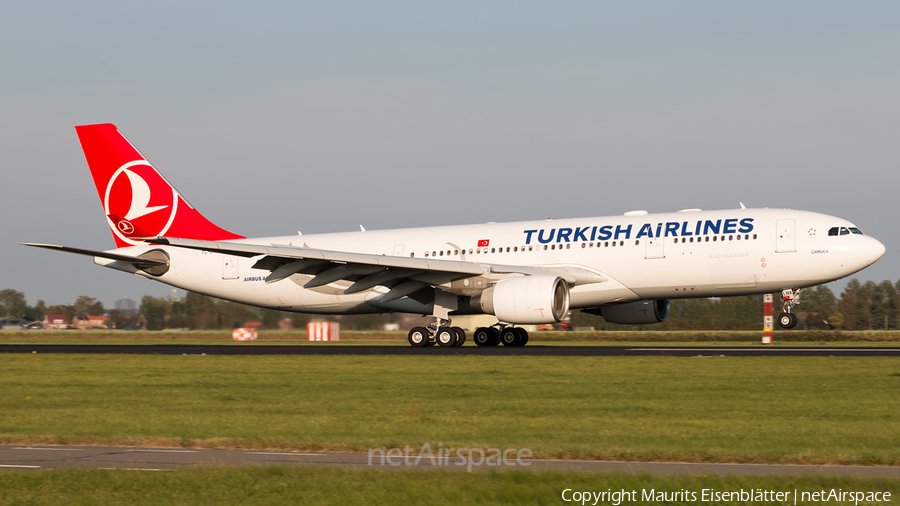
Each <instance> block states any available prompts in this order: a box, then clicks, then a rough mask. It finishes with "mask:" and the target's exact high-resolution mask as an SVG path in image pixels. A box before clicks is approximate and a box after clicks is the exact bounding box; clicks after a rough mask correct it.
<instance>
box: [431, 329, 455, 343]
mask: <svg viewBox="0 0 900 506" xmlns="http://www.w3.org/2000/svg"><path fill="white" fill-rule="evenodd" d="M434 338H435V340H436V341H437V343H438V345H440V346H456V340H457V335H456V331H455V330H453V328H452V327H441V328H439V329H438V331H437V334H435V336H434Z"/></svg>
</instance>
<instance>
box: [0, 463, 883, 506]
mask: <svg viewBox="0 0 900 506" xmlns="http://www.w3.org/2000/svg"><path fill="white" fill-rule="evenodd" d="M565 489H572V491H578V492H580V491H591V492H608V491H620V490H623V489H624V490H627V491H635V492H636V493H637V494H636V495H637V498H638V500H637V501H628V502H623V503H622V504H634V503H636V502H644V501H642V499H643V494H644V493H645V492H650V491H653V492H652V493H653V494H654V495H656V494H659V493H660V492H662V493H666V494H668V497H669V498H673V497H675V496H674V495H673V493H675V492H685V491H686V492H690V493H693V494H696V498H697V499H698V500H697V501H694V500H690V499H693V498H692V497H690V496H688V499H689V500H683V499H681V498H684V495H681V496H679V498H678V499H676V500H670V501H660V502H663V503H665V504H697V503H698V502H701V501H700V500H699V499H700V498H701V497H702V496H701V494H702V490H703V489H713V490H715V491H716V492H739V491H741V490H743V491H745V492H750V491H754V490H760V489H761V490H771V491H777V492H789V493H791V494H793V493H794V491H795V490H796V491H798V492H800V493H802V492H812V491H820V490H825V491H830V490H832V489H839V490H841V491H861V492H866V491H872V492H875V491H878V492H890V493H891V501H892V502H895V501H896V498H897V497H898V496H900V481H897V480H887V479H875V480H864V479H841V478H823V477H808V478H807V477H803V478H770V477H764V478H760V477H741V478H737V477H726V478H719V477H711V476H705V477H653V476H647V475H638V476H633V475H618V474H611V475H602V474H583V473H567V474H563V473H558V472H546V473H530V472H522V471H512V472H490V473H474V474H467V473H459V472H442V471H427V470H409V471H383V470H375V469H334V468H318V467H295V468H285V467H255V468H242V469H233V468H232V469H228V468H198V469H187V470H181V471H178V472H171V473H138V472H129V471H83V470H68V471H55V472H33V471H32V472H28V471H24V472H23V471H5V472H2V473H0V490H2V494H0V505H18V504H28V505H37V506H39V505H54V506H55V505H58V504H90V505H107V504H108V505H121V504H129V505H135V506H139V505H144V504H147V505H158V504H184V505H190V504H216V505H219V506H227V505H232V504H234V505H246V504H261V505H266V504H277V505H282V504H342V505H343V504H370V505H379V504H385V505H395V504H417V505H419V504H422V505H432V504H434V505H450V504H452V505H457V504H572V503H566V502H564V501H563V499H562V492H563V491H564V490H565ZM572 491H570V492H567V496H566V497H567V498H568V499H570V500H571V499H572ZM791 497H793V495H791ZM801 497H802V496H801ZM707 503H708V502H707ZM785 503H787V504H793V500H792V499H791V500H789V501H785ZM809 503H810V502H809V501H806V502H804V501H802V500H801V501H798V502H797V504H809ZM575 504H579V503H577V502H576V503H575ZM588 504H591V502H588ZM598 504H611V502H610V501H601V502H599V503H598ZM735 504H763V502H761V501H747V502H743V501H737V502H735ZM776 504H777V503H776ZM829 504H848V503H847V502H837V503H836V502H834V501H831V502H830V503H829ZM849 504H853V503H852V502H850V503H849ZM860 504H868V503H865V502H862V503H860ZM881 504H884V503H881Z"/></svg>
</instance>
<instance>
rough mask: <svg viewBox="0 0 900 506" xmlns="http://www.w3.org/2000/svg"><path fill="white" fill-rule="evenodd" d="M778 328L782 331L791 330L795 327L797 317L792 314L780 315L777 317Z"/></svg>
mask: <svg viewBox="0 0 900 506" xmlns="http://www.w3.org/2000/svg"><path fill="white" fill-rule="evenodd" d="M778 326H779V327H781V328H783V329H792V328H794V327H796V326H797V315H795V314H794V313H781V316H779V317H778Z"/></svg>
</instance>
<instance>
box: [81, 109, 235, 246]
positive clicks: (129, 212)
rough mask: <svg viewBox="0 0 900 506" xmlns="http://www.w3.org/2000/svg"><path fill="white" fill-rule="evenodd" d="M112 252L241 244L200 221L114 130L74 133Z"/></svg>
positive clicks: (107, 127) (109, 126) (97, 127)
mask: <svg viewBox="0 0 900 506" xmlns="http://www.w3.org/2000/svg"><path fill="white" fill-rule="evenodd" d="M75 131H77V132H78V139H79V140H80V141H81V148H82V149H83V150H84V156H85V158H87V162H88V167H90V169H91V175H92V176H94V184H95V185H96V186H97V193H98V194H99V195H100V202H101V203H103V210H104V213H105V214H106V219H107V221H108V222H109V228H110V230H111V231H112V233H113V237H114V238H115V240H116V246H118V247H119V248H123V247H125V246H131V245H134V244H139V242H140V241H137V240H135V239H132V238H131V237H138V236H139V235H138V234H149V235H150V236H154V237H155V236H168V237H182V238H185V239H201V240H211V241H214V240H219V239H243V236H240V235H236V234H232V233H231V232H228V231H227V230H223V229H221V228H219V227H217V226H216V225H214V224H213V223H212V222H210V221H209V220H207V219H206V218H204V217H203V215H201V214H200V213H199V212H197V210H196V209H194V208H193V207H191V205H190V204H188V202H187V201H186V200H184V198H183V197H182V196H181V195H180V194H179V193H178V191H177V190H176V189H175V188H174V187H173V186H172V185H171V184H169V182H168V181H166V179H165V178H164V177H162V175H161V174H160V173H159V172H157V171H156V169H155V168H154V167H153V166H152V165H150V162H148V161H147V160H145V159H144V157H143V155H141V154H140V153H139V152H138V150H137V149H135V148H134V146H132V145H131V143H130V142H128V139H126V138H125V137H124V136H122V134H120V133H119V130H118V129H117V128H116V126H115V125H113V124H110V123H106V124H102V125H85V126H77V127H75Z"/></svg>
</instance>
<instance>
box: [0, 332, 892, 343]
mask: <svg viewBox="0 0 900 506" xmlns="http://www.w3.org/2000/svg"><path fill="white" fill-rule="evenodd" d="M761 339H762V333H761V332H760V331H606V332H575V331H573V332H557V331H552V332H532V333H531V334H530V341H529V342H530V344H531V345H532V346H533V345H540V344H548V345H553V346H567V345H574V346H610V345H612V346H620V345H660V344H665V345H667V346H697V345H713V344H715V345H723V346H724V345H727V346H757V345H760V341H761ZM775 340H776V342H778V343H781V344H783V345H791V346H819V345H829V346H898V345H900V332H898V331H855V332H840V331H828V332H824V331H776V332H775ZM33 343H54V344H231V345H235V346H254V345H258V344H269V345H271V344H291V345H297V344H322V343H321V342H318V343H316V342H309V341H307V340H306V332H305V331H302V330H293V331H282V330H263V331H260V333H259V340H258V341H246V342H237V341H234V340H233V339H232V338H231V331H227V330H208V331H197V330H193V331H182V330H172V331H165V330H164V331H158V332H152V331H121V330H100V331H97V330H90V331H77V330H56V331H8V330H7V331H0V344H33ZM341 344H347V345H352V344H384V345H402V346H406V345H408V343H407V341H406V332H382V331H342V332H341ZM474 345H475V344H474V343H472V341H471V333H470V338H469V342H468V343H467V346H474Z"/></svg>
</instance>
